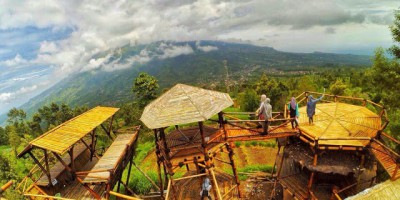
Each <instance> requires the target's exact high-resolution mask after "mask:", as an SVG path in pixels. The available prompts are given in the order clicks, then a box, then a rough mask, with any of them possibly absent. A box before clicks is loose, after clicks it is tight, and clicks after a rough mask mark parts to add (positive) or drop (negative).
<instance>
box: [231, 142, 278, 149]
mask: <svg viewBox="0 0 400 200" xmlns="http://www.w3.org/2000/svg"><path fill="white" fill-rule="evenodd" d="M242 145H244V146H245V147H251V146H253V147H255V146H261V147H271V148H275V147H276V146H277V144H276V141H275V140H268V141H246V142H240V141H236V142H235V146H236V147H240V146H242Z"/></svg>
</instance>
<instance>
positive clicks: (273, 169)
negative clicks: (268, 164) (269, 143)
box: [271, 145, 281, 178]
mask: <svg viewBox="0 0 400 200" xmlns="http://www.w3.org/2000/svg"><path fill="white" fill-rule="evenodd" d="M280 150H281V145H278V152H277V153H276V156H275V162H274V166H273V167H272V171H271V178H272V177H274V171H275V167H276V158H278V155H279V152H280Z"/></svg>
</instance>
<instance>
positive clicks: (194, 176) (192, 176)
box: [174, 173, 207, 181]
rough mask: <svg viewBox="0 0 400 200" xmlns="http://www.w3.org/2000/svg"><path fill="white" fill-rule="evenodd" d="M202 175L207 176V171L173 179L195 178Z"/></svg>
mask: <svg viewBox="0 0 400 200" xmlns="http://www.w3.org/2000/svg"><path fill="white" fill-rule="evenodd" d="M202 176H207V173H202V174H196V175H191V176H185V177H182V178H176V179H174V181H180V180H185V179H189V178H196V177H202Z"/></svg>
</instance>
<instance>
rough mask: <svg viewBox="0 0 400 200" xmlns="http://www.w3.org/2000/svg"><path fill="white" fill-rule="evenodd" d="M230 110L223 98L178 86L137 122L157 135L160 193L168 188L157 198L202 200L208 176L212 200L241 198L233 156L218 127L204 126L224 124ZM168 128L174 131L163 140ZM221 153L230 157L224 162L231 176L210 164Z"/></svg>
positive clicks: (226, 95) (164, 95)
mask: <svg viewBox="0 0 400 200" xmlns="http://www.w3.org/2000/svg"><path fill="white" fill-rule="evenodd" d="M232 104H233V101H232V99H231V98H230V97H229V95H228V94H226V93H221V92H215V91H211V90H205V89H201V88H197V87H192V86H188V85H184V84H177V85H176V86H174V87H173V88H171V89H170V90H169V91H167V92H166V93H164V94H163V95H161V96H160V97H159V98H158V99H156V100H155V101H153V102H152V103H150V104H149V105H148V106H146V108H145V109H144V111H143V114H142V117H141V120H142V121H143V123H144V124H145V125H146V126H147V127H149V128H151V129H153V130H154V133H155V142H156V148H157V150H156V155H157V166H158V177H159V184H160V188H164V187H165V186H166V188H167V193H166V195H165V196H164V194H163V192H161V196H162V197H163V198H166V199H187V198H200V197H199V196H198V195H199V194H198V192H199V191H200V188H201V183H202V179H203V177H206V176H207V177H209V178H210V179H211V180H212V185H213V187H212V188H213V193H214V196H215V198H216V199H223V197H227V196H232V195H233V196H237V195H238V196H240V191H239V189H238V188H239V181H238V176H237V172H236V168H235V163H234V160H233V150H232V148H231V146H230V144H229V143H227V142H226V138H227V137H226V132H225V131H224V129H223V128H222V127H223V126H221V124H222V123H221V124H217V125H211V124H209V123H208V122H206V121H207V120H209V119H210V118H211V117H212V116H214V115H217V114H218V120H215V121H216V122H222V121H223V119H222V113H221V111H222V110H223V109H224V108H227V107H229V106H231V105H232ZM189 123H192V126H191V127H189V128H182V127H181V125H184V124H189ZM193 123H196V124H197V125H195V124H193ZM205 123H207V125H205ZM170 126H175V130H171V131H169V133H168V134H166V129H168V127H170ZM221 151H225V152H227V153H228V154H229V158H230V160H229V161H224V162H225V163H227V164H229V165H231V167H232V172H233V176H230V175H228V174H226V173H222V172H221V171H219V170H216V168H215V166H214V164H213V162H214V160H215V159H216V156H217V153H219V152H221ZM161 166H162V167H163V168H164V176H165V180H164V181H163V180H162V178H161ZM184 166H186V169H187V173H186V174H185V175H184V176H183V177H178V178H176V177H174V175H175V173H176V171H177V170H179V168H181V167H184ZM221 181H223V183H222V182H221ZM183 182H185V183H186V184H182V183H183ZM191 182H194V183H195V184H193V183H191ZM197 182H198V183H197ZM194 185H196V186H197V187H194V188H196V189H195V190H193V188H192V189H188V188H186V187H188V186H191V187H193V186H194ZM222 185H224V186H226V187H230V188H229V190H228V191H227V192H225V190H220V187H221V186H222ZM190 190H192V191H194V192H193V193H191V192H189V191H190Z"/></svg>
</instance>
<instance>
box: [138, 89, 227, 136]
mask: <svg viewBox="0 0 400 200" xmlns="http://www.w3.org/2000/svg"><path fill="white" fill-rule="evenodd" d="M232 104H233V101H232V99H231V97H230V96H229V94H227V93H222V92H216V91H212V90H206V89H202V88H198V87H193V86H189V85H184V84H177V85H175V86H174V87H173V88H171V89H170V90H169V91H167V92H166V93H164V94H163V95H161V96H160V97H159V98H157V99H156V100H154V101H153V102H151V103H150V104H149V105H147V106H146V108H145V109H144V111H143V114H142V117H141V118H140V120H141V121H142V122H143V123H144V124H145V125H146V126H147V127H148V128H150V129H157V128H162V127H167V126H172V125H179V124H187V123H191V122H199V121H205V120H207V119H209V118H210V117H211V116H213V115H215V114H217V113H218V112H220V111H222V110H223V109H225V108H227V107H229V106H231V105H232Z"/></svg>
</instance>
